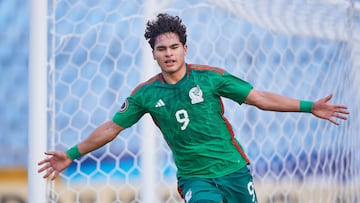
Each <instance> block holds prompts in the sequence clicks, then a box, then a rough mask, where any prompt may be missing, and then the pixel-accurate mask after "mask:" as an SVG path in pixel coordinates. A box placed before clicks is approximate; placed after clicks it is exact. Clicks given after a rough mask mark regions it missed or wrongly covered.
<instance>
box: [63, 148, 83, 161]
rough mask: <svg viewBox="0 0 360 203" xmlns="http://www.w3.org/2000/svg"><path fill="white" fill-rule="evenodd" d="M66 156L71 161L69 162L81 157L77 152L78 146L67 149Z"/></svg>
mask: <svg viewBox="0 0 360 203" xmlns="http://www.w3.org/2000/svg"><path fill="white" fill-rule="evenodd" d="M66 155H67V156H68V157H69V158H70V159H71V160H74V159H77V158H79V157H81V153H80V151H79V146H78V145H75V146H73V147H71V148H70V149H68V150H67V151H66Z"/></svg>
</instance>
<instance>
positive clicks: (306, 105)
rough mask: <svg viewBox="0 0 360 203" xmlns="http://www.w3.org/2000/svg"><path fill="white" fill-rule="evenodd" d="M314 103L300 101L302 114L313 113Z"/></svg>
mask: <svg viewBox="0 0 360 203" xmlns="http://www.w3.org/2000/svg"><path fill="white" fill-rule="evenodd" d="M313 106H314V102H312V101H304V100H300V112H306V113H311V110H312V107H313Z"/></svg>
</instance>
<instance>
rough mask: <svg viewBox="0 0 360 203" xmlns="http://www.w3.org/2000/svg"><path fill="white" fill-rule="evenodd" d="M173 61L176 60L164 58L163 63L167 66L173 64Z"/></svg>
mask: <svg viewBox="0 0 360 203" xmlns="http://www.w3.org/2000/svg"><path fill="white" fill-rule="evenodd" d="M175 62H176V61H175V60H166V61H165V65H166V66H167V67H170V66H173V65H174V64H175Z"/></svg>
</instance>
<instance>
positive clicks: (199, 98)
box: [189, 85, 204, 104]
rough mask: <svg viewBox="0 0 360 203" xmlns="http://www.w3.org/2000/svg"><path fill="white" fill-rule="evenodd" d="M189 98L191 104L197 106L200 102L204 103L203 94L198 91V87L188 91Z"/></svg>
mask: <svg viewBox="0 0 360 203" xmlns="http://www.w3.org/2000/svg"><path fill="white" fill-rule="evenodd" d="M189 97H190V99H191V103H192V104H197V103H200V102H203V101H204V98H203V92H202V90H201V89H200V86H199V85H196V86H195V87H193V88H191V89H190V91H189Z"/></svg>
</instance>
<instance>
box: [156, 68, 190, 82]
mask: <svg viewBox="0 0 360 203" xmlns="http://www.w3.org/2000/svg"><path fill="white" fill-rule="evenodd" d="M185 74H186V65H185V64H184V66H182V67H181V68H180V69H179V70H177V71H175V72H164V71H163V72H162V75H163V77H164V79H165V81H166V83H168V84H176V83H178V82H179V81H180V80H181V79H182V78H183V77H184V76H185Z"/></svg>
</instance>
